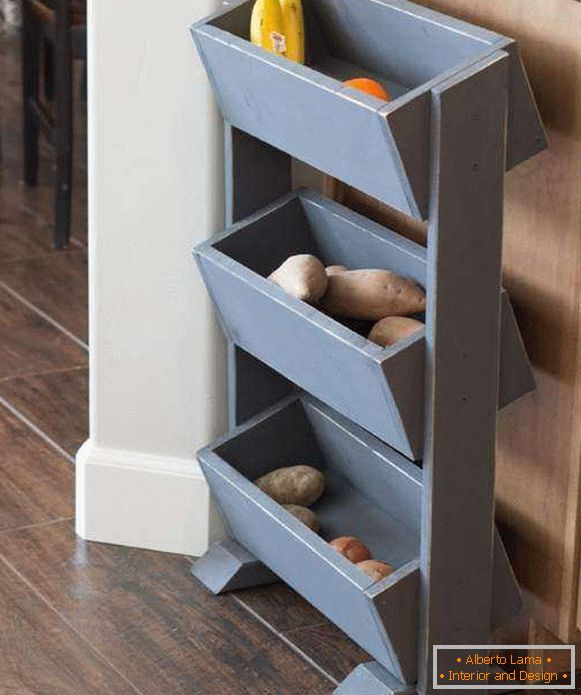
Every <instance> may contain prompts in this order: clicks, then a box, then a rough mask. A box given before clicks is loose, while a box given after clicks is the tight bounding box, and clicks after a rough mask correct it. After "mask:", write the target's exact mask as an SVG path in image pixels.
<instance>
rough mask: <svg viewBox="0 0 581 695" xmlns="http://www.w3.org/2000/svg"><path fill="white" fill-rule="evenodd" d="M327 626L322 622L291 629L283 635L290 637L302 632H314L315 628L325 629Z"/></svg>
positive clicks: (283, 631) (283, 632) (284, 631)
mask: <svg viewBox="0 0 581 695" xmlns="http://www.w3.org/2000/svg"><path fill="white" fill-rule="evenodd" d="M325 625H327V623H326V622H324V621H323V620H321V621H320V622H318V623H311V624H309V625H301V626H300V627H291V628H289V629H288V630H282V632H281V634H283V635H290V634H292V633H295V632H299V631H300V630H312V629H313V628H315V627H325Z"/></svg>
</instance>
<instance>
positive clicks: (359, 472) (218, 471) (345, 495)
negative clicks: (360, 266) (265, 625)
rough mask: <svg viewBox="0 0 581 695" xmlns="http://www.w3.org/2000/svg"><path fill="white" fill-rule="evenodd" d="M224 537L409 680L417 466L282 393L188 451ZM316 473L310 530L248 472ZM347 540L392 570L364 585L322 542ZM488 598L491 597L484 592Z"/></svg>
mask: <svg viewBox="0 0 581 695" xmlns="http://www.w3.org/2000/svg"><path fill="white" fill-rule="evenodd" d="M199 460H200V463H201V466H202V468H203V471H204V474H205V476H206V478H207V480H208V483H209V485H210V488H211V490H212V493H213V495H214V496H215V498H216V500H217V502H218V506H219V508H220V510H221V512H222V515H223V517H224V520H225V522H226V525H227V528H228V530H229V532H230V534H231V536H232V537H233V538H235V539H236V540H237V541H238V542H239V543H240V544H241V545H243V546H244V547H245V548H247V549H248V550H249V551H250V552H251V553H253V554H254V555H255V556H256V557H257V558H258V559H259V560H261V561H262V562H263V563H264V564H265V565H267V566H268V567H269V568H270V569H271V570H272V571H273V572H274V573H275V574H277V575H278V576H279V577H281V579H283V580H284V581H285V582H287V583H288V584H289V585H290V586H292V587H293V588H294V589H295V590H296V591H297V592H298V593H300V594H301V595H302V596H304V597H305V598H306V599H307V600H308V601H309V602H310V603H312V604H313V605H314V606H316V607H317V608H318V609H319V610H320V611H322V612H323V613H324V614H325V615H326V616H327V617H328V618H329V619H330V620H331V621H333V622H334V623H335V624H337V625H338V626H339V627H340V628H341V629H342V630H344V631H345V632H346V633H347V634H348V635H349V636H350V637H351V638H352V639H353V640H354V641H355V642H357V643H358V644H359V645H360V646H361V647H362V648H363V649H365V650H366V651H367V652H368V653H369V654H371V655H372V656H373V657H374V658H375V659H377V661H378V662H379V663H381V664H382V665H383V666H385V668H387V669H388V670H389V671H391V672H392V673H393V674H394V675H395V676H397V677H398V678H400V679H401V680H402V681H403V682H406V683H413V682H414V681H415V678H416V658H417V652H416V649H417V623H418V590H419V546H420V524H421V469H420V468H418V467H417V466H416V465H415V464H413V463H412V462H410V461H409V460H408V459H406V458H405V457H403V456H402V455H400V454H398V453H397V452H396V451H395V450H394V449H392V448H390V447H389V446H387V445H386V444H384V443H383V442H381V441H379V440H378V439H376V438H375V437H374V436H373V435H371V434H369V433H367V432H365V431H364V430H362V429H361V428H359V427H358V426H356V425H353V424H352V423H351V422H349V421H348V420H346V419H345V418H344V417H342V416H341V415H339V414H338V413H336V412H334V411H333V410H331V409H330V408H328V407H327V406H325V405H323V404H321V403H320V402H318V401H316V400H315V399H313V398H312V397H310V396H307V395H300V396H297V395H293V396H291V397H289V398H287V399H285V400H283V401H281V402H280V403H279V404H277V405H275V406H273V407H272V408H270V409H269V410H267V411H265V412H264V413H262V414H261V415H259V416H257V417H255V418H253V419H252V420H250V421H248V422H247V423H245V424H244V425H241V426H240V427H238V428H236V429H235V430H233V431H232V432H230V433H229V434H227V435H225V436H224V437H222V438H221V439H219V440H218V441H217V442H215V443H214V444H212V445H211V446H209V447H206V448H205V449H203V450H202V451H201V452H199ZM296 464H309V465H312V466H314V467H316V468H318V469H319V470H321V471H323V472H324V474H325V478H326V489H325V493H324V495H323V496H322V498H321V499H320V500H319V501H318V502H317V503H316V504H315V505H313V507H312V509H313V510H314V511H315V512H316V514H317V515H318V517H319V519H320V521H321V535H317V534H315V533H314V532H313V531H311V530H310V529H308V528H307V527H306V526H304V525H303V524H302V523H301V522H299V521H298V520H297V519H295V518H294V517H293V516H292V515H291V514H289V513H288V512H287V511H286V510H285V509H284V508H283V507H281V506H280V505H279V504H277V503H276V502H275V501H274V500H272V499H271V498H270V497H268V496H267V495H266V494H265V493H263V492H262V491H261V490H260V489H259V488H258V487H257V486H256V485H254V484H253V482H252V481H253V480H255V479H256V478H257V477H259V476H261V475H263V474H264V473H267V472H270V471H272V470H274V469H276V468H279V467H281V466H289V465H296ZM345 535H350V536H357V537H359V538H361V539H362V540H363V541H364V543H365V544H366V545H367V546H368V547H369V549H370V551H371V553H372V556H373V557H374V558H375V559H377V560H382V561H384V562H387V563H389V564H390V565H392V566H393V567H395V569H396V571H395V572H394V573H393V574H391V575H390V576H389V577H386V578H385V579H383V580H381V581H379V582H375V583H374V582H373V581H372V580H371V579H370V578H369V577H368V576H367V575H365V574H364V573H363V572H362V571H361V570H359V569H358V568H357V567H356V566H355V565H353V564H352V563H350V562H349V561H348V560H347V559H345V558H344V557H343V556H342V555H340V554H339V553H337V552H336V551H335V550H334V549H333V548H331V546H329V545H328V543H327V541H328V540H331V539H332V538H335V537H337V536H345ZM495 581H496V583H497V586H496V590H497V591H496V592H495V593H499V594H500V596H498V600H497V609H496V611H495V616H496V618H497V622H498V621H501V620H503V619H504V618H506V617H508V615H509V614H510V613H511V612H513V610H518V608H519V605H518V604H519V594H518V590H517V589H516V587H515V585H514V578H513V577H512V575H511V573H510V566H509V565H508V561H507V559H506V556H505V554H504V551H503V548H502V547H501V546H498V547H497V552H496V558H495ZM495 598H497V597H496V596H495Z"/></svg>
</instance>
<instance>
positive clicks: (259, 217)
mask: <svg viewBox="0 0 581 695" xmlns="http://www.w3.org/2000/svg"><path fill="white" fill-rule="evenodd" d="M296 253H311V254H314V255H315V256H317V257H319V258H320V259H321V260H322V261H323V262H324V263H326V264H343V265H346V266H347V267H349V268H364V267H383V268H387V269H389V270H393V271H395V272H397V273H400V274H402V275H405V276H408V277H410V278H413V279H414V280H415V281H417V282H419V283H420V284H423V283H424V278H425V273H426V258H425V250H424V249H423V248H422V247H420V246H418V245H416V244H414V243H412V242H410V241H408V240H406V239H403V238H402V237H400V236H399V235H397V234H394V233H393V232H390V231H389V230H387V229H385V228H383V227H381V226H380V225H377V224H375V223H373V222H371V221H370V220H367V219H365V218H363V217H361V216H360V215H357V214H356V213H354V212H352V211H350V210H348V209H346V208H344V207H342V206H340V205H338V204H337V203H334V202H332V201H329V200H327V199H326V198H324V197H323V196H320V195H318V194H315V193H312V192H306V191H302V192H299V193H295V194H290V195H288V196H286V197H285V198H283V199H281V200H280V201H277V202H276V203H274V204H273V205H271V206H269V207H268V208H266V209H265V210H263V211H261V212H259V213H257V214H255V215H253V216H251V217H250V218H248V219H247V220H244V221H242V222H240V223H239V224H237V225H234V226H233V227H232V228H230V229H229V230H227V231H226V232H225V233H223V234H221V235H218V236H217V237H214V238H213V239H210V240H209V241H208V242H204V243H203V244H201V245H200V246H199V247H198V248H197V249H196V258H197V261H198V264H199V266H200V269H201V272H202V276H203V278H204V281H205V283H206V285H207V287H208V290H209V292H210V294H211V296H212V299H213V301H214V303H215V305H216V307H217V310H218V313H219V316H220V318H221V321H222V324H223V326H224V329H225V331H226V332H227V334H228V336H229V337H230V339H231V340H232V341H233V342H234V343H235V344H237V345H239V346H240V347H241V348H242V349H244V350H246V351H247V352H249V353H250V354H252V355H254V356H255V357H257V358H258V359H259V360H261V361H262V362H264V363H265V364H267V365H268V366H270V367H272V368H273V369H275V370H276V371H278V372H280V373H281V374H283V375H284V376H285V377H286V378H288V379H290V380H291V381H292V382H294V383H296V384H298V385H299V386H300V387H301V388H303V389H305V390H306V391H308V392H310V393H312V394H314V395H315V396H317V398H320V399H321V400H322V401H324V402H325V403H328V404H329V405H331V406H332V407H333V408H334V409H335V410H338V411H339V412H340V413H342V414H344V415H345V416H347V417H349V418H351V419H352V420H353V421H355V422H356V423H358V424H360V425H361V426H363V427H364V428H365V429H367V430H369V431H370V432H372V433H373V434H375V435H377V436H378V437H379V438H380V439H382V440H383V441H386V442H387V443H389V444H390V445H391V446H393V447H394V448H396V449H397V450H398V451H401V452H402V453H404V454H405V455H406V456H408V457H409V458H412V459H418V458H420V457H421V455H422V446H423V381H424V336H423V333H421V332H420V333H418V334H416V335H414V336H411V337H410V338H408V339H406V340H404V341H401V342H400V343H398V344H397V345H394V346H392V347H391V348H385V349H384V348H381V347H380V346H378V345H375V344H373V343H371V342H369V341H368V340H367V339H366V337H365V335H366V334H367V331H368V330H369V329H370V327H371V324H364V325H363V324H357V325H353V326H351V327H348V326H347V325H342V324H340V323H339V322H338V321H336V320H334V319H333V318H331V317H329V316H326V315H324V314H323V313H322V312H321V311H319V310H318V309H317V308H315V307H311V306H309V305H308V304H306V303H304V302H301V301H299V300H297V299H295V298H294V297H291V296H289V295H288V294H286V293H285V292H284V290H282V289H281V288H279V287H277V286H276V285H274V284H273V283H271V282H269V281H268V280H267V279H266V277H267V276H268V275H269V274H270V273H271V272H272V271H273V270H274V269H275V268H276V267H278V266H279V265H280V264H281V263H282V262H283V261H284V260H285V259H286V258H287V257H288V256H290V255H292V254H296ZM503 296H504V294H503ZM502 307H503V318H502V343H503V358H502V369H501V376H502V381H501V388H500V391H501V399H500V403H501V405H505V404H506V403H508V402H511V401H512V400H514V399H515V398H517V397H518V396H521V395H522V394H523V393H524V392H526V391H527V390H530V388H532V386H533V383H532V380H531V377H530V368H529V366H528V362H527V359H526V354H525V353H524V348H523V346H522V341H521V340H520V335H519V333H518V328H517V326H516V322H515V320H514V315H513V314H512V311H511V308H510V304H509V303H508V299H507V298H505V299H504V300H503V303H502ZM356 331H359V333H358V332H356ZM505 346H506V347H505Z"/></svg>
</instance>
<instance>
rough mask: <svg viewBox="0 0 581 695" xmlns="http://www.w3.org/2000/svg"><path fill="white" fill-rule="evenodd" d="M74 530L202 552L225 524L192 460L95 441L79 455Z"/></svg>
mask: <svg viewBox="0 0 581 695" xmlns="http://www.w3.org/2000/svg"><path fill="white" fill-rule="evenodd" d="M76 498H77V499H76V507H77V517H76V532H77V534H78V535H79V536H80V537H81V538H84V539H85V540H90V541H98V542H101V543H112V544H115V545H125V546H130V547H135V548H146V549H149V550H158V551H162V552H170V553H179V554H183V555H193V556H199V555H202V554H203V553H204V552H205V551H206V550H207V549H208V546H209V545H210V543H212V542H213V541H217V540H220V539H221V538H222V537H223V535H224V533H223V526H222V524H221V523H220V521H219V518H218V514H217V513H216V511H215V510H214V508H213V504H211V501H210V495H209V491H208V486H207V484H206V481H205V479H204V476H203V474H202V471H201V470H200V466H199V464H198V462H197V461H196V459H195V456H194V455H192V458H191V459H180V458H173V457H168V456H163V455H159V456H157V455H153V454H150V453H140V452H136V451H127V450H123V449H109V448H101V447H97V446H95V444H94V443H93V442H92V441H91V440H90V439H88V440H87V441H86V442H85V443H84V444H83V445H82V446H81V448H80V449H79V451H78V452H77V456H76Z"/></svg>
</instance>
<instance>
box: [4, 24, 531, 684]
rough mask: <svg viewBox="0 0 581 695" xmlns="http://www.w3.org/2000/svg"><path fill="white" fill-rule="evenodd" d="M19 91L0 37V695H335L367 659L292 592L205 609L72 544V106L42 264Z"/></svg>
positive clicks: (79, 239) (229, 600)
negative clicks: (62, 233)
mask: <svg viewBox="0 0 581 695" xmlns="http://www.w3.org/2000/svg"><path fill="white" fill-rule="evenodd" d="M19 89H20V79H19V64H18V45H17V42H16V40H14V39H12V40H8V39H6V37H3V36H1V35H0V138H1V140H0V500H1V502H0V695H5V694H6V695H8V693H10V694H11V695H14V694H16V695H27V694H29V693H35V694H38V695H67V694H69V693H70V694H71V695H89V694H92V693H109V694H113V695H124V694H125V693H142V694H144V695H145V694H151V695H161V694H162V693H163V694H167V695H178V694H180V693H187V694H188V695H193V694H199V695H206V694H207V695H238V694H243V693H252V694H253V695H254V694H258V695H259V694H265V695H266V694H268V695H294V694H296V695H299V694H300V695H303V694H305V693H308V694H309V695H318V694H321V695H322V694H327V693H331V692H332V691H333V689H334V687H335V685H336V684H337V683H338V682H340V681H341V680H342V679H343V678H344V677H345V676H346V675H347V674H348V673H349V672H350V671H351V670H352V669H353V668H354V667H355V666H356V665H357V664H358V663H360V662H361V661H365V660H368V659H369V657H367V656H366V655H365V654H364V653H363V652H362V651H361V650H360V649H359V648H358V647H356V646H355V645H354V644H353V643H352V642H350V641H349V640H348V639H347V638H345V637H344V636H343V634H342V633H341V632H340V631H339V630H337V629H336V628H335V627H334V626H332V625H331V624H330V623H329V622H328V621H326V620H325V619H324V617H323V616H321V614H319V613H318V612H317V611H316V610H314V609H313V608H311V607H310V606H309V605H308V604H306V603H305V602H304V601H302V600H301V599H300V598H299V597H298V596H297V595H296V594H294V593H293V592H292V591H290V590H289V589H288V588H286V587H284V586H282V585H280V586H273V587H269V588H266V589H260V590H251V591H243V592H237V593H233V594H230V595H228V596H224V597H220V598H214V597H211V596H210V595H208V593H207V592H206V591H204V590H203V589H202V587H201V586H200V585H198V584H197V583H196V582H195V581H194V580H193V579H192V578H191V576H190V575H189V573H188V569H189V565H190V559H189V558H186V557H183V556H177V555H167V554H161V553H154V552H149V551H142V550H135V549H129V548H121V547H114V546H108V545H101V544H95V543H91V544H89V543H85V542H83V541H82V540H80V539H78V538H77V537H76V536H75V533H74V518H73V514H74V503H73V475H74V471H73V466H72V463H73V457H74V454H75V452H76V450H77V448H78V447H79V445H80V444H81V443H82V442H83V441H84V439H85V438H86V436H87V391H88V385H87V379H88V370H87V277H86V269H87V249H86V241H87V218H86V167H85V150H84V143H85V133H84V127H83V121H84V115H85V114H84V105H83V104H82V103H81V102H79V103H78V104H77V105H76V117H77V129H76V135H77V138H76V144H75V157H76V160H75V189H74V210H73V217H74V219H73V231H72V235H73V237H72V243H71V245H70V248H69V249H68V250H67V251H63V252H54V251H53V250H52V248H51V214H52V213H51V192H52V189H51V175H52V171H51V158H50V151H49V150H48V148H47V147H46V146H44V147H43V157H42V171H41V176H40V185H39V187H38V188H37V189H35V190H28V189H26V188H25V187H23V186H22V184H21V182H20V178H21V168H22V167H21V131H20V101H19V96H20V95H19ZM527 692H531V691H527Z"/></svg>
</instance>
